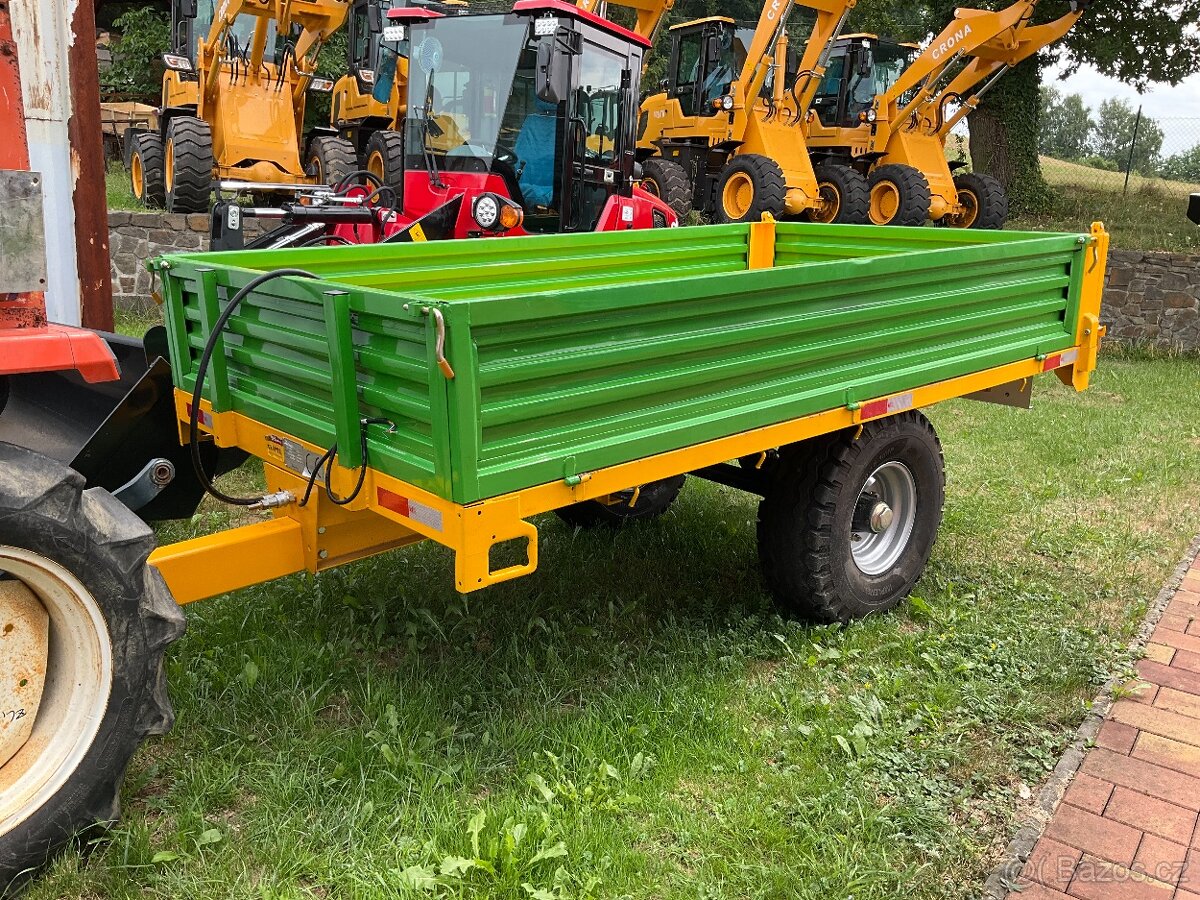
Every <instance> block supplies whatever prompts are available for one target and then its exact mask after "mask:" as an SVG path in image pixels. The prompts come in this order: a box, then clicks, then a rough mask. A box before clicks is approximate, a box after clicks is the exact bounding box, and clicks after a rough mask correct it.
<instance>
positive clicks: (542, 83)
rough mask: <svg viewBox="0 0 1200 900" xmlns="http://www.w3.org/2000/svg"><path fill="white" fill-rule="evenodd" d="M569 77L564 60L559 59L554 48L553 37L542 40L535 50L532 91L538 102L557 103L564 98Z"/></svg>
mask: <svg viewBox="0 0 1200 900" xmlns="http://www.w3.org/2000/svg"><path fill="white" fill-rule="evenodd" d="M569 75H570V71H569V68H568V66H567V65H566V60H565V59H563V58H562V57H561V55H560V54H559V53H558V50H557V48H556V47H555V41H554V38H553V37H550V38H548V39H546V40H543V41H542V42H541V43H539V44H538V48H537V82H536V84H535V87H534V90H535V91H536V93H537V95H538V99H539V100H544V101H546V102H547V103H559V102H561V101H562V100H563V99H565V98H566V96H567V92H568V90H570V84H569V83H568V81H567V79H568V77H569Z"/></svg>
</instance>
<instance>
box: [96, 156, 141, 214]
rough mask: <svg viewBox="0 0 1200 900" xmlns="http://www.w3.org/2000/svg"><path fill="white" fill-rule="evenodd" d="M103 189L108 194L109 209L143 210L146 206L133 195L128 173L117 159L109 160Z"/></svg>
mask: <svg viewBox="0 0 1200 900" xmlns="http://www.w3.org/2000/svg"><path fill="white" fill-rule="evenodd" d="M104 189H105V192H106V194H107V195H108V208H109V209H134V210H144V209H146V208H147V207H146V205H145V204H144V203H142V201H140V200H139V199H138V198H137V197H135V196H133V189H132V188H131V187H130V185H129V173H128V172H126V171H125V166H124V165H122V164H121V162H120V161H119V160H117V161H110V162H109V164H108V169H107V171H106V172H105V173H104Z"/></svg>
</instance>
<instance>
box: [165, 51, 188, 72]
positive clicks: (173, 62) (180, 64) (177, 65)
mask: <svg viewBox="0 0 1200 900" xmlns="http://www.w3.org/2000/svg"><path fill="white" fill-rule="evenodd" d="M162 61H163V65H164V66H166V67H167V68H168V69H170V70H172V71H173V72H190V71H192V61H191V60H190V59H188V58H187V57H186V56H180V55H179V54H177V53H164V54H163V55H162Z"/></svg>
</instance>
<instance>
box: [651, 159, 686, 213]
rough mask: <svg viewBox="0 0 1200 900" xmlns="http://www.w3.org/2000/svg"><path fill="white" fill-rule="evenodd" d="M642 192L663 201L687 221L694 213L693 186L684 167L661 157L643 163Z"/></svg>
mask: <svg viewBox="0 0 1200 900" xmlns="http://www.w3.org/2000/svg"><path fill="white" fill-rule="evenodd" d="M642 190H644V191H646V192H648V193H651V194H653V195H654V196H656V197H658V199H659V200H662V201H663V202H664V203H665V204H667V206H669V207H671V209H672V210H674V211H675V215H677V216H679V221H680V222H683V221H684V220H686V219H687V217H688V214H689V213H691V211H692V185H691V182H690V181H689V180H688V176H687V172H685V171H684V169H683V166H681V165H680V164H679V163H677V162H673V161H672V160H669V159H663V158H662V157H661V156H652V157H651V158H650V159H647V160H646V161H645V162H643V163H642Z"/></svg>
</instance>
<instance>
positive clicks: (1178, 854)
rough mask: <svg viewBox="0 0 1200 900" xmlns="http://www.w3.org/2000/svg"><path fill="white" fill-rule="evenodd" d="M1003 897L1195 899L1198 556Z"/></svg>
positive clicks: (1199, 779)
mask: <svg viewBox="0 0 1200 900" xmlns="http://www.w3.org/2000/svg"><path fill="white" fill-rule="evenodd" d="M1137 668H1138V674H1139V676H1140V680H1139V682H1137V683H1136V684H1135V685H1134V686H1132V687H1131V688H1130V689H1127V690H1126V691H1125V692H1123V693H1122V695H1121V699H1119V700H1117V701H1116V702H1115V703H1114V704H1113V706H1112V709H1111V710H1110V711H1109V713H1108V716H1107V717H1106V719H1105V721H1104V724H1103V725H1102V726H1101V727H1100V733H1099V735H1098V736H1097V737H1096V746H1095V747H1093V748H1092V749H1091V750H1089V751H1088V754H1087V757H1086V758H1085V759H1084V761H1083V765H1082V767H1080V770H1079V772H1078V774H1076V776H1075V778H1074V780H1073V781H1072V782H1071V784H1070V786H1069V787H1068V788H1067V791H1066V793H1065V794H1064V796H1063V802H1062V804H1061V805H1060V806H1059V807H1058V809H1057V810H1056V811H1055V813H1054V816H1053V817H1052V818H1051V819H1050V824H1049V825H1048V826H1047V827H1046V831H1045V833H1044V834H1043V835H1042V837H1041V839H1040V840H1039V841H1038V843H1037V845H1036V846H1035V847H1034V849H1033V852H1032V853H1031V854H1030V856H1029V861H1028V863H1027V864H1026V865H1025V868H1024V870H1023V871H1022V873H1021V879H1020V883H1019V886H1020V888H1022V889H1021V890H1019V891H1013V892H1012V893H1010V894H1009V898H1010V900H1067V898H1083V900H1092V898H1095V900H1109V898H1119V900H1200V824H1198V823H1197V818H1198V815H1200V558H1198V559H1197V560H1196V561H1195V562H1194V563H1193V564H1192V568H1191V569H1190V570H1189V572H1188V574H1187V575H1186V576H1185V577H1184V580H1183V585H1182V586H1181V587H1180V589H1179V591H1178V592H1177V593H1176V594H1175V596H1174V598H1172V600H1171V601H1170V603H1169V604H1168V605H1167V608H1166V611H1165V612H1164V613H1163V617H1162V619H1161V620H1160V621H1159V623H1158V626H1157V627H1156V628H1155V629H1154V633H1153V634H1152V635H1151V637H1150V641H1149V643H1148V644H1147V646H1146V656H1145V658H1144V659H1143V660H1142V661H1141V662H1139V663H1138V667H1137Z"/></svg>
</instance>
